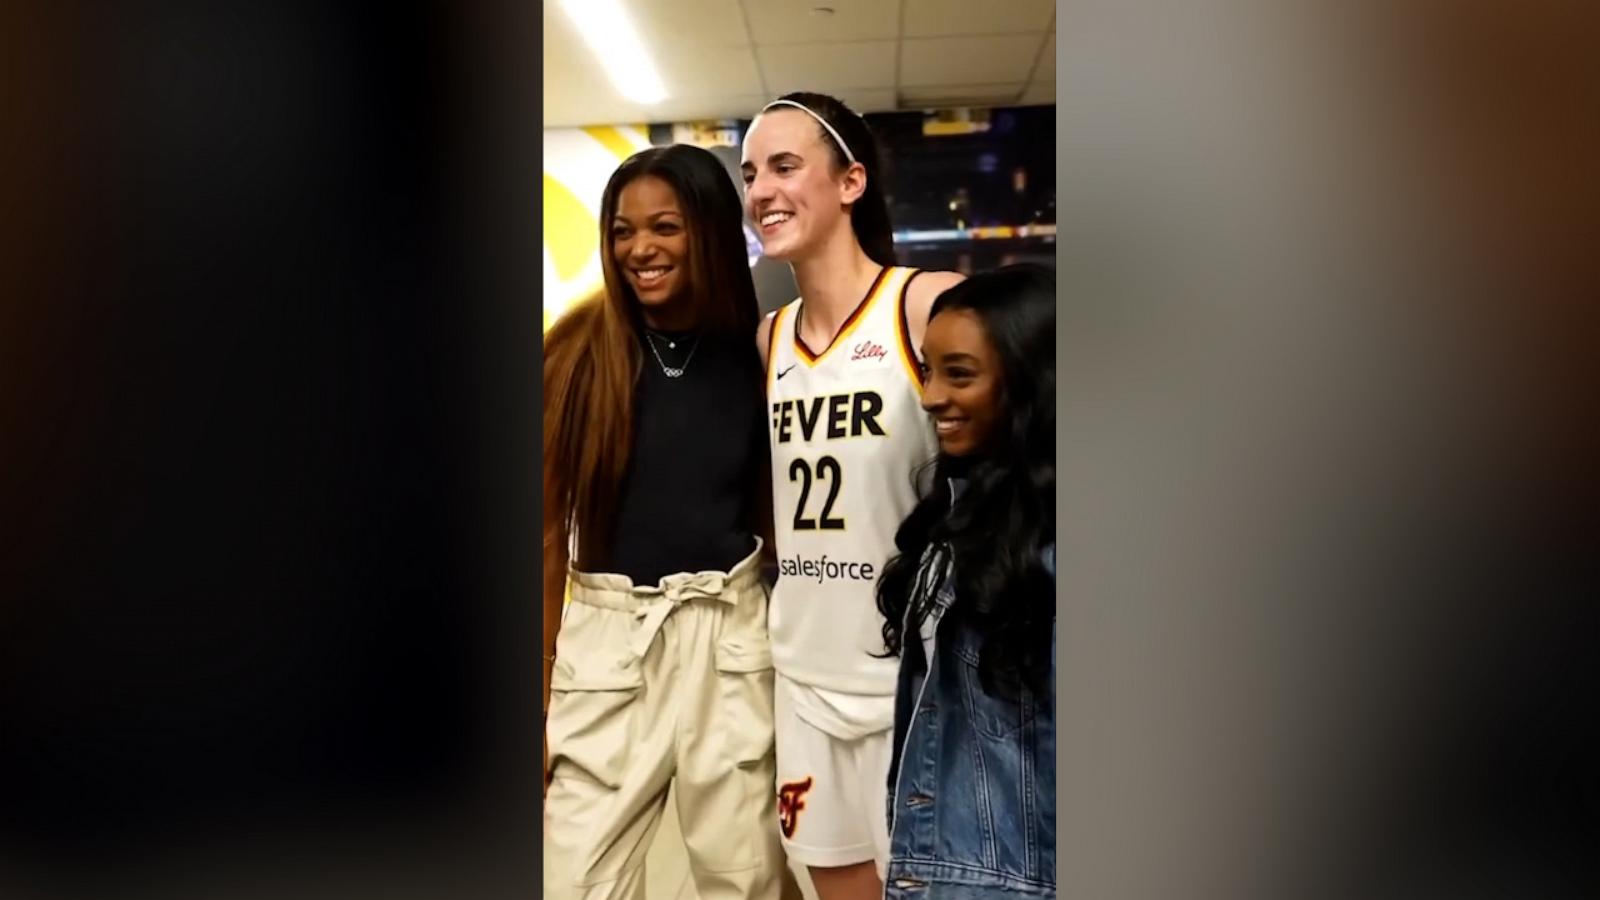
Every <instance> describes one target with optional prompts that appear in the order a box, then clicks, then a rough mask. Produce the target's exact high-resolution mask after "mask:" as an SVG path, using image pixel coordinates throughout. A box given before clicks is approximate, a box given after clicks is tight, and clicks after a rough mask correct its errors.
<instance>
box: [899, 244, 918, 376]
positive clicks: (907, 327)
mask: <svg viewBox="0 0 1600 900" xmlns="http://www.w3.org/2000/svg"><path fill="white" fill-rule="evenodd" d="M921 274H922V270H921V269H918V270H917V271H915V272H912V273H911V274H910V275H909V276H908V277H907V278H906V283H905V284H903V285H901V287H900V308H899V309H897V310H895V317H894V330H895V332H896V334H897V335H898V336H899V338H900V340H899V341H897V343H898V344H899V345H900V361H901V362H903V363H905V366H906V374H907V375H910V376H911V383H912V384H914V385H916V387H917V393H918V394H921V393H922V366H921V364H919V363H918V362H917V351H916V348H915V347H912V346H911V322H910V321H909V320H908V319H907V318H906V298H907V297H909V296H910V295H911V282H913V281H916V280H917V276H918V275H921Z"/></svg>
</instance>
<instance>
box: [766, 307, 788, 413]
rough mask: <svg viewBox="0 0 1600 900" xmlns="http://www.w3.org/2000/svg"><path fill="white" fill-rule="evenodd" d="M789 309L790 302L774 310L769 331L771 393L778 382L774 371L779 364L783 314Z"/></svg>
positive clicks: (769, 379) (769, 382)
mask: <svg viewBox="0 0 1600 900" xmlns="http://www.w3.org/2000/svg"><path fill="white" fill-rule="evenodd" d="M788 309H789V304H787V303H785V304H784V305H782V306H780V307H778V308H777V309H775V310H773V311H772V327H771V328H770V329H769V330H768V331H767V392H768V393H771V392H772V388H773V385H775V384H777V382H776V381H775V380H774V379H773V377H772V373H773V372H774V371H776V370H777V366H778V331H779V330H780V329H781V328H782V327H783V314H784V312H786V311H787V310H788Z"/></svg>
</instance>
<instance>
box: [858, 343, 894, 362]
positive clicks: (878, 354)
mask: <svg viewBox="0 0 1600 900" xmlns="http://www.w3.org/2000/svg"><path fill="white" fill-rule="evenodd" d="M888 355H889V351H887V350H885V349H883V347H881V346H880V345H878V344H875V343H873V342H872V341H862V342H861V343H859V344H857V345H856V346H855V350H854V352H853V353H852V354H851V355H850V359H851V360H852V361H854V360H858V359H883V358H884V357H885V356H888Z"/></svg>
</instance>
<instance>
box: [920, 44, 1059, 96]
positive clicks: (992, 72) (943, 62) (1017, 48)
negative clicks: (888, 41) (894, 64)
mask: <svg viewBox="0 0 1600 900" xmlns="http://www.w3.org/2000/svg"><path fill="white" fill-rule="evenodd" d="M1042 42H1043V36H1042V35H1011V36H1006V37H959V38H924V39H920V40H907V41H905V42H904V43H902V44H901V50H900V85H901V87H907V86H911V87H916V86H919V85H955V84H1000V83H1002V82H1012V81H1016V82H1021V81H1026V80H1027V78H1028V73H1029V72H1031V71H1032V70H1033V61H1034V59H1035V58H1037V57H1038V55H1039V46H1040V44H1041V43H1042Z"/></svg>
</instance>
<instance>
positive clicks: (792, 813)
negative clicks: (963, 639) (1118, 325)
mask: <svg viewBox="0 0 1600 900" xmlns="http://www.w3.org/2000/svg"><path fill="white" fill-rule="evenodd" d="M743 154H744V155H743V165H742V168H743V171H744V181H745V185H746V194H745V203H746V207H747V210H746V211H747V213H748V214H749V216H750V219H751V221H752V222H753V223H754V224H755V226H756V227H757V230H758V233H759V234H760V237H761V243H762V250H763V252H764V253H765V255H767V256H769V257H772V258H774V259H781V260H785V261H787V262H788V263H789V264H790V265H791V266H792V267H793V269H794V276H795V281H796V283H797V284H798V285H799V287H800V297H799V298H797V299H796V300H794V301H793V302H791V303H789V304H788V305H786V306H784V307H783V308H781V309H779V310H778V311H777V312H775V313H773V314H772V315H770V316H768V317H767V318H766V320H765V321H763V322H762V324H761V328H760V330H759V333H758V334H757V338H756V342H757V344H758V345H759V347H760V349H761V353H762V359H763V362H764V363H765V364H766V369H767V407H768V411H769V413H770V416H771V421H770V433H771V437H772V466H773V469H772V472H773V481H774V485H773V500H774V504H775V508H774V516H775V519H776V521H775V525H776V544H777V548H776V549H777V554H778V560H779V563H778V565H779V578H778V583H777V587H776V588H775V590H774V592H773V596H772V605H771V613H770V616H771V618H770V625H771V633H772V650H773V659H774V662H775V664H776V668H777V701H776V702H777V719H776V734H777V756H778V785H777V787H778V815H779V825H780V831H781V834H782V835H783V839H784V844H785V848H786V849H787V851H788V853H789V856H790V858H792V859H794V860H796V861H798V862H800V863H802V864H804V865H806V866H807V867H808V868H809V869H810V872H811V878H812V882H813V883H814V884H815V885H816V888H817V893H818V894H819V895H820V896H821V898H822V900H869V898H876V897H880V896H882V893H883V883H882V870H883V867H884V865H885V864H886V863H887V860H888V832H887V826H886V823H885V815H884V813H885V805H884V801H885V796H886V793H887V777H888V770H889V761H890V756H891V752H890V750H891V748H890V746H889V743H890V730H891V728H892V726H893V716H894V693H895V673H896V666H895V662H894V660H893V659H890V658H885V655H884V645H883V637H882V634H883V631H882V626H883V620H882V617H881V615H880V614H879V613H878V611H877V606H876V602H875V595H874V584H875V582H876V580H877V576H878V573H879V571H880V570H881V569H882V568H883V565H884V563H885V562H886V561H887V560H888V559H889V557H890V556H892V555H893V554H894V552H895V546H894V535H895V530H896V528H898V527H899V524H900V521H901V520H902V519H903V518H904V517H905V515H906V513H907V512H909V511H910V510H911V508H912V507H913V506H914V505H915V503H916V498H917V494H916V492H915V490H914V489H913V484H912V478H913V472H914V471H915V470H916V469H917V467H919V466H920V465H922V464H923V463H924V462H926V461H928V460H929V459H931V458H933V456H934V455H935V453H936V452H937V447H936V444H935V441H934V437H933V433H932V431H931V430H930V426H929V424H928V421H927V418H926V416H925V415H924V414H923V413H922V410H921V407H920V396H921V394H920V392H921V381H920V377H919V361H918V360H917V358H916V356H915V351H914V350H913V348H915V347H919V346H921V343H922V332H923V329H924V328H925V327H926V326H927V321H928V310H929V309H930V308H931V307H932V305H933V300H934V298H936V297H937V296H938V295H939V294H940V293H941V292H942V291H944V290H945V289H946V288H948V287H950V286H952V285H953V284H955V283H956V282H958V281H960V280H961V276H959V275H956V274H954V273H948V272H927V273H920V272H917V271H915V270H911V269H906V268H901V267H898V266H896V265H895V259H894V242H893V232H892V231H891V229H890V225H889V211H888V204H887V203H886V202H885V199H884V192H883V184H882V182H881V179H880V169H879V166H878V158H877V148H876V146H875V144H874V142H873V139H872V135H871V133H870V132H869V131H868V130H867V125H866V123H865V122H864V121H863V120H862V119H861V117H860V116H858V115H856V114H855V113H854V112H852V111H851V110H850V109H849V108H848V107H846V106H845V105H844V104H843V103H840V102H839V101H838V100H836V99H834V98H832V97H827V96H824V95H821V94H812V93H796V94H788V95H786V96H784V97H783V98H781V99H779V100H777V101H774V102H773V103H771V104H769V105H768V106H767V107H766V108H764V109H763V110H762V111H761V113H760V114H759V115H758V116H757V117H756V119H755V121H754V122H753V123H751V126H750V131H749V133H748V134H746V136H745V141H744V151H743Z"/></svg>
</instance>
